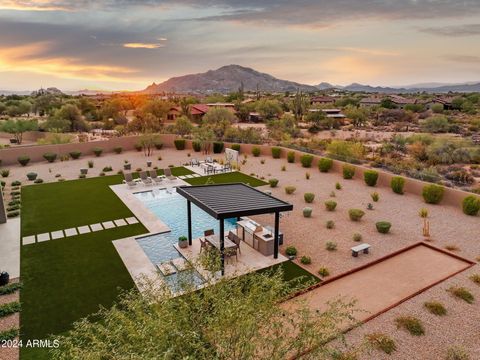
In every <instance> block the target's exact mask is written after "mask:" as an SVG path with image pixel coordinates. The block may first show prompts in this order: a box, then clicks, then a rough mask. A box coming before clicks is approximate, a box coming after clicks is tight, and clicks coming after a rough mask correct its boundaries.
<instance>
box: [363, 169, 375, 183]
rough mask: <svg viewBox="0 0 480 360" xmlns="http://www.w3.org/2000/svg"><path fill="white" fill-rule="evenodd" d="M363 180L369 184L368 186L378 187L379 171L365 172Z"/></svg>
mask: <svg viewBox="0 0 480 360" xmlns="http://www.w3.org/2000/svg"><path fill="white" fill-rule="evenodd" d="M363 180H365V184H367V185H368V186H375V185H377V180H378V171H375V170H365V172H364V173H363Z"/></svg>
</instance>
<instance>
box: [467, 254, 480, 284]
mask: <svg viewBox="0 0 480 360" xmlns="http://www.w3.org/2000/svg"><path fill="white" fill-rule="evenodd" d="M477 260H478V259H477ZM469 279H470V280H472V281H473V282H474V283H475V284H477V285H480V274H473V275H471V276H469Z"/></svg>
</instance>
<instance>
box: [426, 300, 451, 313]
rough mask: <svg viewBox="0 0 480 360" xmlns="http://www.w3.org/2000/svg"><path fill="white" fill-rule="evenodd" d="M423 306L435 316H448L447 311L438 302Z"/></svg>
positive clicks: (427, 303)
mask: <svg viewBox="0 0 480 360" xmlns="http://www.w3.org/2000/svg"><path fill="white" fill-rule="evenodd" d="M423 306H424V307H425V308H426V309H427V310H428V311H429V312H431V313H432V314H434V315H438V316H443V315H447V309H446V308H445V306H443V304H442V303H440V302H438V301H427V302H425V303H424V304H423Z"/></svg>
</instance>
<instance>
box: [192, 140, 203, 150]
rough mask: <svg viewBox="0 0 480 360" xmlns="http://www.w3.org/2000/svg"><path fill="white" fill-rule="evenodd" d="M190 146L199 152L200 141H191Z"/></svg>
mask: <svg viewBox="0 0 480 360" xmlns="http://www.w3.org/2000/svg"><path fill="white" fill-rule="evenodd" d="M192 148H193V151H195V152H200V151H201V150H202V143H201V142H200V141H192Z"/></svg>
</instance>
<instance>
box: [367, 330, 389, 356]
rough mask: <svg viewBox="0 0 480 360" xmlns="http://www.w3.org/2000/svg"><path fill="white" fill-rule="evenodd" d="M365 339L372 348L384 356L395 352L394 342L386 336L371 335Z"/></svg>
mask: <svg viewBox="0 0 480 360" xmlns="http://www.w3.org/2000/svg"><path fill="white" fill-rule="evenodd" d="M365 339H366V340H367V341H368V343H369V344H370V345H371V346H372V347H373V348H375V349H377V350H380V351H383V352H384V353H385V354H388V355H390V354H391V353H393V352H394V351H395V350H397V346H396V345H395V341H394V340H393V339H392V338H391V337H390V336H388V335H386V334H382V333H372V334H368V335H366V336H365Z"/></svg>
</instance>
